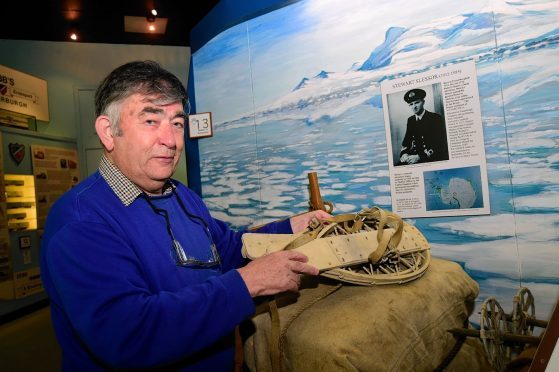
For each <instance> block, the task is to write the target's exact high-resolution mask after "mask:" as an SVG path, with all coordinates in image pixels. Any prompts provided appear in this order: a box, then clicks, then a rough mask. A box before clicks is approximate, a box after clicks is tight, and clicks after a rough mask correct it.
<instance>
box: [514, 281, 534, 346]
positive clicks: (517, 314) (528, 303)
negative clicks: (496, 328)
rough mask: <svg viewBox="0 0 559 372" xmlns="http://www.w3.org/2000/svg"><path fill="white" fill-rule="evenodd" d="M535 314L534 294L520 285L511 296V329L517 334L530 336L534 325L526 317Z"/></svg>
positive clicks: (532, 316) (531, 316)
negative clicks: (516, 291)
mask: <svg viewBox="0 0 559 372" xmlns="http://www.w3.org/2000/svg"><path fill="white" fill-rule="evenodd" d="M535 316H536V305H535V303H534V296H533V295H532V292H530V290H529V289H528V288H526V287H522V288H520V289H519V290H518V293H517V294H516V295H515V296H514V298H513V309H512V331H513V332H514V333H516V334H519V335H525V336H531V335H532V332H533V330H534V325H530V324H528V322H527V319H528V318H532V319H534V318H535Z"/></svg>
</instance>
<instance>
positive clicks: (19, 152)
mask: <svg viewBox="0 0 559 372" xmlns="http://www.w3.org/2000/svg"><path fill="white" fill-rule="evenodd" d="M8 149H9V150H10V156H11V157H12V159H14V161H15V162H16V163H17V165H19V164H20V163H21V162H22V161H23V158H25V145H22V144H20V143H10V144H9V145H8Z"/></svg>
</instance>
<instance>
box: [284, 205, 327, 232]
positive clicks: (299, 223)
mask: <svg viewBox="0 0 559 372" xmlns="http://www.w3.org/2000/svg"><path fill="white" fill-rule="evenodd" d="M315 217H316V218H318V219H319V220H324V219H327V218H330V217H332V215H330V214H329V213H327V212H324V211H323V210H317V211H312V212H308V213H304V214H299V215H297V216H293V217H291V218H290V219H289V223H290V224H291V230H293V233H294V234H297V233H298V232H301V231H303V230H305V229H306V228H307V227H308V226H309V222H311V220H312V219H313V218H315Z"/></svg>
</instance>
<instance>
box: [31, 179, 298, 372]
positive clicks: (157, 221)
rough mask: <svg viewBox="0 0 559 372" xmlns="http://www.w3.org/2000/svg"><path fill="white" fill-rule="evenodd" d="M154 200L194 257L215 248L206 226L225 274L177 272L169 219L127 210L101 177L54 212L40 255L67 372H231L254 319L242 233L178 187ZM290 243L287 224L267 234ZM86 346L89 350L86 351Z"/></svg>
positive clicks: (143, 208)
mask: <svg viewBox="0 0 559 372" xmlns="http://www.w3.org/2000/svg"><path fill="white" fill-rule="evenodd" d="M175 184H177V190H176V191H175V193H174V194H173V193H171V194H169V195H166V196H161V197H154V198H152V199H151V200H152V201H153V202H154V204H155V205H156V207H157V208H162V209H165V210H167V211H168V213H169V220H170V222H171V226H172V230H173V233H174V234H175V235H176V238H177V240H178V241H179V242H180V243H181V245H182V246H183V247H184V248H185V250H186V251H187V252H189V253H192V252H194V254H200V253H203V252H198V253H197V252H196V249H202V250H205V249H207V247H208V246H209V242H208V237H207V235H206V232H205V231H204V228H203V226H202V224H201V223H200V222H199V221H197V220H196V219H191V218H189V217H187V216H186V215H185V213H184V212H183V211H182V209H180V206H179V205H178V203H177V194H178V196H179V197H180V198H181V200H182V201H183V203H184V204H185V206H186V208H187V210H188V211H189V212H190V213H192V214H194V215H197V216H199V217H201V218H203V219H204V220H205V221H206V222H207V224H208V225H209V229H210V232H211V235H212V238H213V241H214V242H215V244H216V246H217V249H218V251H219V254H220V257H221V261H222V264H221V267H218V268H205V269H203V268H187V267H182V266H177V264H176V260H175V259H174V257H173V256H172V254H171V247H172V245H171V238H170V237H169V234H168V232H167V228H166V224H165V219H164V218H163V217H162V216H161V215H157V214H155V213H154V211H153V209H152V208H151V207H150V205H149V204H148V202H147V201H146V200H145V199H143V198H141V197H140V198H137V199H136V200H135V201H134V202H132V204H130V205H129V206H124V204H122V202H121V201H120V200H119V199H118V197H117V196H116V195H115V193H114V192H113V190H112V189H111V188H110V186H109V185H108V184H107V182H106V181H105V179H104V178H103V177H102V176H101V175H100V174H99V172H96V173H95V174H93V175H92V176H90V177H89V178H87V179H86V180H84V181H83V182H82V183H80V184H79V185H77V186H76V187H75V188H73V189H72V190H71V191H69V192H68V193H66V194H65V195H63V196H62V197H61V198H60V199H59V200H58V201H57V202H56V203H55V204H54V206H53V207H52V208H51V211H50V213H49V216H48V219H47V224H46V228H45V232H44V235H43V237H42V247H41V275H42V280H43V283H44V286H45V289H46V291H47V293H48V294H49V297H50V300H51V312H52V320H53V325H54V328H55V331H56V335H57V339H58V341H59V343H60V345H61V348H62V351H63V369H64V370H80V371H89V370H101V369H103V368H107V367H111V368H124V369H133V368H157V369H161V368H162V367H163V366H167V367H169V366H170V367H171V368H172V369H173V370H188V371H190V370H196V371H227V370H231V369H232V366H233V355H234V342H233V337H232V334H233V331H234V328H235V326H236V325H237V324H239V323H240V322H241V321H243V320H244V319H246V318H247V317H249V316H250V315H252V314H253V313H254V303H253V301H252V298H251V296H250V295H249V293H248V290H247V288H246V286H245V284H244V282H243V280H242V278H241V276H240V275H239V273H238V272H237V271H236V270H234V269H235V268H237V267H239V266H241V265H242V264H243V258H242V256H241V253H240V248H241V240H240V238H241V235H242V232H234V231H232V230H230V229H229V228H228V227H227V226H226V224H225V223H224V222H222V221H219V220H217V219H214V218H212V217H211V216H210V213H209V211H208V209H207V208H206V206H205V205H204V203H203V202H202V200H201V199H200V198H199V197H198V196H197V195H195V194H194V193H193V192H192V191H190V190H189V189H187V188H186V187H185V186H184V185H182V184H180V183H178V182H176V181H175ZM260 231H261V232H268V233H290V232H291V227H290V225H289V221H288V220H286V221H283V222H278V223H273V224H270V225H267V226H265V227H264V228H263V229H261V230H260ZM86 345H87V346H86Z"/></svg>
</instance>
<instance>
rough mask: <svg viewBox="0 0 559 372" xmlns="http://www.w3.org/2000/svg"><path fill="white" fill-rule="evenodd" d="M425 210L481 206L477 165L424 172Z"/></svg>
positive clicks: (479, 177) (479, 178)
mask: <svg viewBox="0 0 559 372" xmlns="http://www.w3.org/2000/svg"><path fill="white" fill-rule="evenodd" d="M423 179H424V182H425V194H426V195H425V199H426V209H427V210H442V209H468V208H481V207H483V200H482V190H481V176H480V170H479V167H467V168H455V169H445V170H439V171H433V172H425V173H424V175H423Z"/></svg>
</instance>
